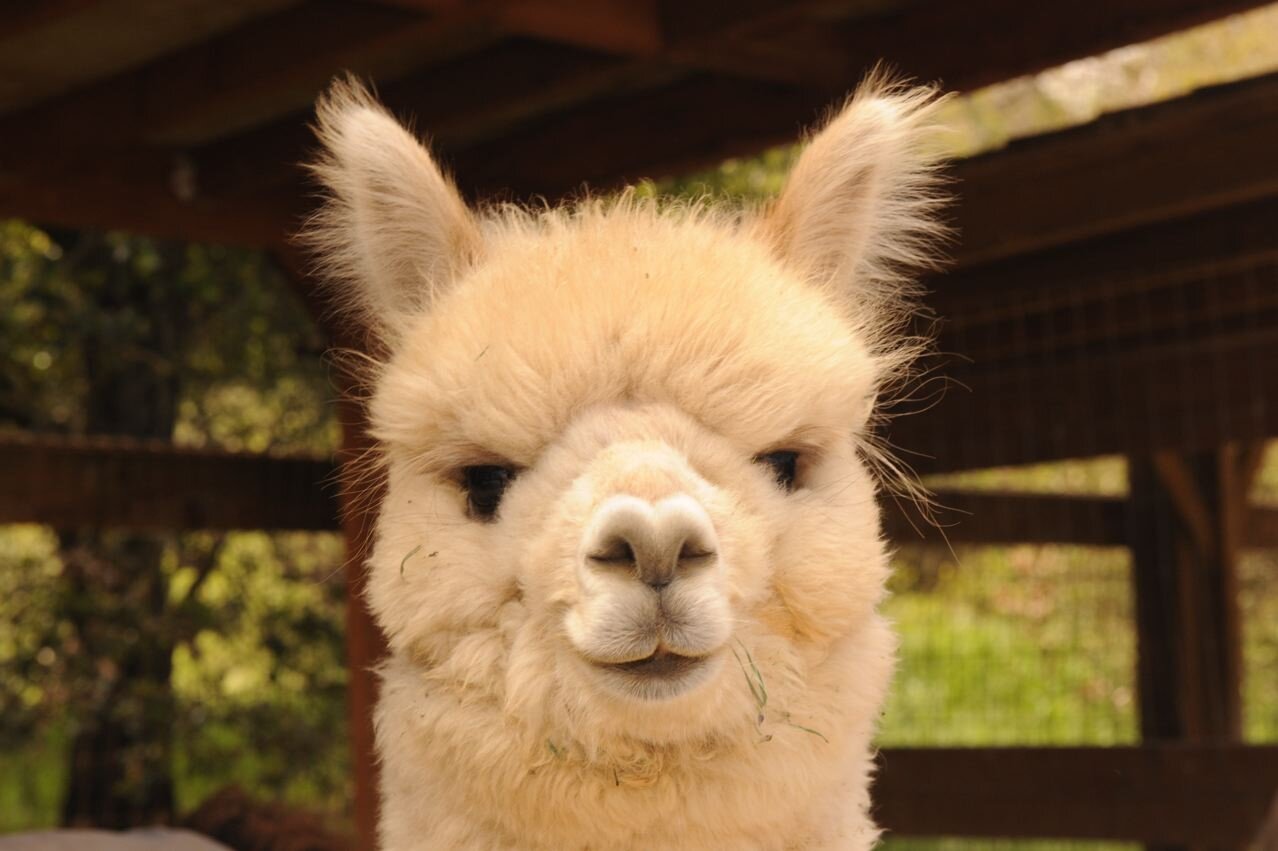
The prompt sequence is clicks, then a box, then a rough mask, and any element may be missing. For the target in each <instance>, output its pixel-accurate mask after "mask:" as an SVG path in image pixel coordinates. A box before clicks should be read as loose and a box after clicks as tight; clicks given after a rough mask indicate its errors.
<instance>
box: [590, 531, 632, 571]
mask: <svg viewBox="0 0 1278 851" xmlns="http://www.w3.org/2000/svg"><path fill="white" fill-rule="evenodd" d="M589 558H590V560H591V561H597V562H600V563H601V564H620V565H633V564H634V563H635V550H634V547H632V546H631V545H630V542H629V541H627V540H626V539H625V538H612V539H611V540H608V541H605V542H604V545H603V547H601V548H600V549H598V550H596V551H595V552H593V553H590V554H589Z"/></svg>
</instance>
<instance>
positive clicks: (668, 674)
mask: <svg viewBox="0 0 1278 851" xmlns="http://www.w3.org/2000/svg"><path fill="white" fill-rule="evenodd" d="M705 660H706V657H704V656H683V655H681V654H679V653H671V652H670V651H668V650H661V649H658V650H655V651H653V653H652V655H650V656H646V657H644V658H643V659H636V660H634V661H632V662H614V663H610V664H604V665H600V667H602V668H605V669H607V670H609V671H617V672H619V673H623V674H627V675H629V676H632V677H642V678H644V679H672V678H675V677H680V676H682V675H684V674H686V673H688V672H689V671H691V670H692V669H694V668H696V667H699V666H700V665H701V664H702V663H703V662H705Z"/></svg>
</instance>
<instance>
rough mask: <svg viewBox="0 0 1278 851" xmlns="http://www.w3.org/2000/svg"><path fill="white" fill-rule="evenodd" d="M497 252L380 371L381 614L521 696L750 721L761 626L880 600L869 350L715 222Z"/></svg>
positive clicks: (598, 226) (615, 713) (675, 730)
mask: <svg viewBox="0 0 1278 851" xmlns="http://www.w3.org/2000/svg"><path fill="white" fill-rule="evenodd" d="M488 252H489V253H488V255H487V256H486V258H485V260H484V261H483V262H482V263H481V264H477V265H476V267H475V268H474V269H473V270H472V271H470V272H469V273H468V274H467V275H466V276H465V277H463V278H462V279H461V280H460V281H459V283H458V285H457V287H456V288H455V289H454V290H453V291H452V292H450V293H449V294H448V295H445V296H443V297H442V298H441V299H440V300H439V301H438V303H437V304H436V305H435V307H434V309H433V310H432V311H431V312H429V313H428V314H425V315H423V316H421V317H419V318H418V320H417V322H415V323H414V324H413V325H412V326H411V327H410V328H409V329H408V330H407V331H406V332H405V334H404V336H403V338H402V341H401V344H400V346H399V348H398V349H397V351H396V352H395V354H394V356H393V357H392V358H391V360H390V363H389V365H388V366H387V368H386V369H385V372H384V374H383V375H382V378H381V381H380V383H379V385H378V388H377V392H376V396H375V400H374V403H373V406H372V419H373V423H374V429H375V431H376V434H377V436H378V437H379V438H380V439H381V441H382V442H383V444H384V446H385V447H386V448H387V451H388V459H389V469H390V487H389V493H388V495H387V498H386V501H385V503H384V506H383V513H382V517H381V523H380V533H379V538H378V542H377V545H376V549H375V552H374V556H373V560H372V574H371V586H370V591H371V594H372V597H371V599H372V602H373V607H374V610H375V611H376V612H378V613H379V616H380V618H381V621H382V623H383V625H384V626H385V627H386V629H387V631H388V633H389V634H390V636H391V640H392V642H393V645H394V646H395V648H396V649H397V650H398V651H400V652H403V653H405V654H408V655H410V656H412V657H413V658H414V659H417V660H418V661H419V662H420V663H421V665H422V666H423V669H424V670H429V671H432V672H434V673H435V674H436V675H440V676H445V675H446V676H448V677H452V678H455V679H457V680H460V681H467V680H469V681H472V682H476V683H479V682H482V683H483V684H484V687H485V688H488V689H492V696H493V697H494V698H497V699H500V700H502V701H503V702H504V703H506V704H507V705H509V706H511V707H512V709H515V708H517V711H518V712H520V713H521V714H524V715H527V716H530V717H531V716H538V715H540V714H542V713H546V712H550V713H552V714H553V713H560V714H563V715H565V716H567V715H573V716H574V717H580V718H586V719H591V723H599V724H600V726H601V727H608V728H611V727H612V726H613V725H614V724H615V725H617V726H618V727H621V726H624V727H625V728H626V729H627V730H629V731H630V732H634V731H635V729H636V726H642V727H645V728H646V729H647V735H649V736H661V737H667V736H672V735H678V736H683V735H700V734H704V733H705V732H706V730H705V729H703V728H704V727H709V726H713V725H716V724H723V723H732V724H738V723H740V722H741V720H742V719H743V718H748V717H750V714H751V713H750V710H751V705H750V703H749V698H748V696H747V698H746V699H745V700H741V699H740V698H741V695H742V686H743V683H744V679H743V674H742V670H741V667H740V665H738V664H737V662H736V660H735V659H734V656H733V652H734V650H735V651H736V652H737V653H738V655H739V654H740V652H741V650H740V648H741V647H742V646H743V645H746V644H748V642H747V640H746V639H747V637H749V636H751V635H752V634H754V633H760V632H767V633H769V634H777V635H783V636H786V638H787V639H788V640H792V641H794V642H797V643H807V644H820V643H822V642H824V641H826V640H828V639H830V638H831V637H833V636H837V635H840V634H843V633H845V632H847V631H848V630H849V629H851V628H852V627H853V626H854V625H855V624H856V623H857V622H858V621H863V620H865V619H866V618H868V617H870V616H871V614H872V607H873V604H874V602H875V601H876V600H877V598H878V596H879V593H880V591H879V589H880V587H881V583H882V579H883V571H884V558H883V550H882V547H881V545H880V542H879V537H878V521H877V510H876V508H875V504H874V495H873V488H872V484H871V478H870V476H869V475H868V473H867V471H866V470H865V468H864V465H863V463H862V462H861V460H860V459H859V458H858V457H857V452H856V440H857V437H858V434H859V432H860V431H861V429H862V428H863V426H864V423H865V421H866V417H867V415H868V413H869V411H870V407H871V404H872V397H873V393H874V388H875V382H876V364H875V361H874V358H873V357H872V356H871V355H870V354H869V352H867V350H866V349H865V347H864V345H863V344H861V343H860V342H859V341H858V338H857V336H856V334H855V333H854V331H853V330H852V328H851V327H850V326H849V324H848V323H846V322H845V321H843V320H842V319H840V317H839V315H838V313H837V311H835V310H834V309H832V306H831V305H830V304H829V303H828V302H827V300H826V298H825V297H824V296H823V295H822V294H821V293H819V292H818V291H816V290H813V289H810V288H806V287H805V286H804V285H803V284H802V283H801V282H800V281H798V280H796V279H795V278H794V276H793V275H792V274H791V273H789V272H787V271H786V270H785V269H784V268H783V267H782V266H781V265H780V264H779V263H777V262H776V261H775V260H772V259H770V258H769V257H768V255H767V251H766V248H765V246H763V245H761V244H758V243H757V241H756V238H755V237H753V236H751V235H749V234H733V233H732V232H731V231H729V230H726V229H725V226H724V225H723V224H722V223H716V222H713V221H697V220H696V219H695V217H691V216H689V217H688V218H687V219H686V220H683V221H671V220H669V219H667V218H664V217H662V216H660V215H658V214H656V213H655V212H653V211H651V210H644V209H640V208H629V209H628V208H626V207H619V208H613V209H600V210H597V211H594V212H583V213H582V214H581V215H580V216H578V217H576V218H573V219H566V220H564V221H562V222H557V223H555V224H545V223H543V225H542V226H541V227H539V228H536V229H533V230H530V231H529V232H526V233H519V234H517V235H513V236H512V235H505V236H499V237H495V238H493V239H492V240H491V242H490V244H489V245H488ZM836 517H837V518H840V522H834V520H833V518H836ZM410 552H411V553H414V555H412V556H411V557H408V558H407V560H406V559H405V557H406V556H407V554H409V553H410ZM401 568H402V569H401ZM445 672H447V673H445ZM745 694H747V695H748V691H747V692H745ZM734 699H736V700H737V702H738V703H739V704H740V706H739V707H738V708H737V709H736V710H735V711H733V712H732V713H729V714H726V715H725V714H724V713H722V712H721V711H719V712H708V711H706V710H712V709H715V708H722V707H723V706H725V705H727V704H729V703H731V702H732V701H733V700H734ZM645 721H651V724H650V725H649V724H646V723H644V722H645ZM672 721H677V724H673V725H672V726H670V728H669V729H667V727H666V726H665V725H671V724H672Z"/></svg>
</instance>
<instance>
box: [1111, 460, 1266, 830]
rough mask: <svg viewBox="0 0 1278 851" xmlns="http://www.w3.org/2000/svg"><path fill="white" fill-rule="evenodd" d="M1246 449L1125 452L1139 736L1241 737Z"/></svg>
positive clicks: (1225, 739) (1250, 470) (1167, 739)
mask: <svg viewBox="0 0 1278 851" xmlns="http://www.w3.org/2000/svg"><path fill="white" fill-rule="evenodd" d="M1254 457H1255V453H1254V451H1248V452H1240V451H1239V450H1238V448H1237V447H1236V446H1235V445H1233V444H1227V445H1225V446H1222V447H1219V448H1218V449H1216V450H1214V451H1207V452H1194V453H1178V452H1165V453H1157V454H1155V455H1153V456H1145V457H1132V458H1129V459H1128V476H1129V484H1130V496H1129V499H1130V511H1129V516H1128V539H1129V544H1130V546H1131V553H1132V573H1133V580H1134V583H1135V597H1136V628H1137V669H1138V670H1137V685H1138V692H1139V695H1140V729H1141V736H1142V738H1143V739H1145V740H1146V741H1157V742H1171V741H1189V742H1209V741H1211V742H1231V741H1237V740H1239V739H1240V738H1241V733H1242V688H1241V681H1242V654H1241V627H1240V623H1239V614H1238V599H1237V577H1236V569H1237V556H1238V550H1239V543H1240V541H1241V538H1242V535H1243V532H1244V529H1243V524H1244V523H1245V521H1246V516H1247V506H1246V501H1247V490H1248V488H1249V485H1250V479H1251V475H1252V474H1253V473H1254V469H1255V464H1254V463H1253V459H1254ZM1160 847H1161V846H1160Z"/></svg>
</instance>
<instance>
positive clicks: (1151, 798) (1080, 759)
mask: <svg viewBox="0 0 1278 851" xmlns="http://www.w3.org/2000/svg"><path fill="white" fill-rule="evenodd" d="M880 765H881V767H880V770H879V773H878V777H877V779H876V781H875V784H874V789H873V790H872V792H871V797H872V799H873V800H874V802H875V805H874V812H875V815H876V817H877V818H878V820H879V822H880V823H881V824H882V825H883V826H884V827H885V828H886V829H887V830H888V832H889V835H900V836H953V837H980V838H996V837H997V838H1061V839H1110V840H1128V841H1140V842H1160V843H1179V844H1186V845H1203V846H1217V847H1229V846H1234V847H1238V846H1242V845H1243V844H1245V843H1246V842H1247V841H1248V840H1250V839H1251V838H1252V837H1253V836H1254V835H1255V834H1256V833H1257V832H1258V830H1259V828H1260V825H1261V823H1262V820H1263V818H1264V816H1265V810H1266V808H1267V807H1268V806H1269V801H1270V799H1271V798H1272V797H1273V795H1274V792H1275V790H1276V789H1278V747H1276V746H1244V745H1218V746H1188V745H1171V746H1160V747H1112V748H1100V747H1071V748H919V749H914V748H888V749H885V750H884V751H883V752H882V753H881V755H880Z"/></svg>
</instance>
